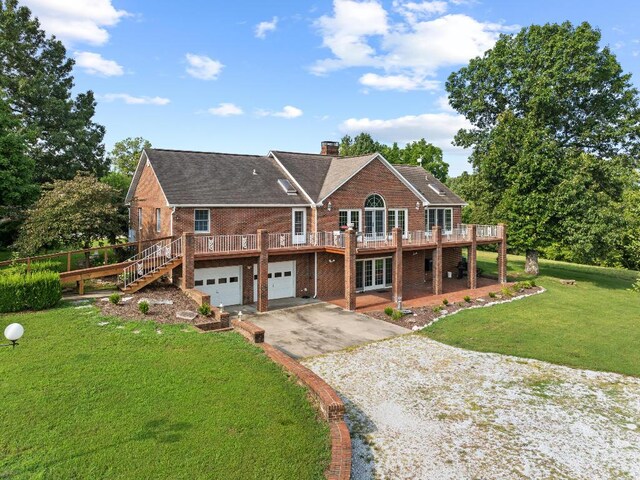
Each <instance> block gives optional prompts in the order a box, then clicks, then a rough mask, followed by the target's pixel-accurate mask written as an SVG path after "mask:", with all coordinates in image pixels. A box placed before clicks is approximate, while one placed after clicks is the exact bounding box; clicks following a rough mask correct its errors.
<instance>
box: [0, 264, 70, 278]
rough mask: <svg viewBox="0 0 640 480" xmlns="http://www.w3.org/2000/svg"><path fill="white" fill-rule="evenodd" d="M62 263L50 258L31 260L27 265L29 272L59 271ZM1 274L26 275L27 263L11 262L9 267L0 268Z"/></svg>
mask: <svg viewBox="0 0 640 480" xmlns="http://www.w3.org/2000/svg"><path fill="white" fill-rule="evenodd" d="M61 271H62V264H61V263H60V262H54V261H52V260H43V261H41V262H33V263H31V265H30V266H29V272H30V273H38V272H61ZM0 274H2V275H14V274H19V275H26V274H27V264H26V263H13V264H11V266H10V267H7V268H5V269H3V270H0Z"/></svg>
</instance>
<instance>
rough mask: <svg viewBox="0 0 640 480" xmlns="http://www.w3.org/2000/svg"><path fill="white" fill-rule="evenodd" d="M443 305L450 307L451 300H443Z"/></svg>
mask: <svg viewBox="0 0 640 480" xmlns="http://www.w3.org/2000/svg"><path fill="white" fill-rule="evenodd" d="M442 304H443V305H444V306H445V307H446V306H447V305H449V300H447V299H446V298H445V299H444V300H442Z"/></svg>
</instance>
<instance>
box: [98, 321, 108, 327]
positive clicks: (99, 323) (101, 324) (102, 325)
mask: <svg viewBox="0 0 640 480" xmlns="http://www.w3.org/2000/svg"><path fill="white" fill-rule="evenodd" d="M105 325H109V322H98V326H99V327H104V326H105Z"/></svg>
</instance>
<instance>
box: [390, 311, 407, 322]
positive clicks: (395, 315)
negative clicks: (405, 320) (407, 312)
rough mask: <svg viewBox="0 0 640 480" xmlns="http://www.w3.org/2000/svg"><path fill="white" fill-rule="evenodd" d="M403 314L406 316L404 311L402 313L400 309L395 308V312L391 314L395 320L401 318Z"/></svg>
mask: <svg viewBox="0 0 640 480" xmlns="http://www.w3.org/2000/svg"><path fill="white" fill-rule="evenodd" d="M403 316H404V313H402V312H401V311H400V310H394V311H393V313H392V314H391V318H392V319H393V320H400V319H401V318H402V317H403Z"/></svg>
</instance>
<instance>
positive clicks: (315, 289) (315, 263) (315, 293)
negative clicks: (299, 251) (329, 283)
mask: <svg viewBox="0 0 640 480" xmlns="http://www.w3.org/2000/svg"><path fill="white" fill-rule="evenodd" d="M313 256H314V259H313V269H314V272H313V298H314V299H315V298H318V252H314V253H313Z"/></svg>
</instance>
